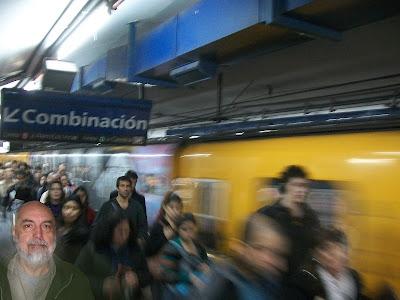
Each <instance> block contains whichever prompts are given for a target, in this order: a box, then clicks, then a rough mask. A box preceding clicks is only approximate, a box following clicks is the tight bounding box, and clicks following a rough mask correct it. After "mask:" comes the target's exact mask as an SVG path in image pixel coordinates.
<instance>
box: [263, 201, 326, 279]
mask: <svg viewBox="0 0 400 300" xmlns="http://www.w3.org/2000/svg"><path fill="white" fill-rule="evenodd" d="M303 210H304V216H303V218H301V219H300V218H294V217H292V215H291V214H290V211H289V209H288V208H286V207H284V206H282V205H281V204H280V202H279V201H278V202H276V203H275V204H273V205H270V206H265V207H263V208H261V209H260V210H259V213H261V214H263V215H266V216H268V217H270V218H272V219H273V220H275V221H276V222H277V223H278V224H279V225H281V227H282V229H283V230H284V232H285V233H286V235H287V237H288V238H289V240H290V244H291V245H290V246H291V251H290V255H289V258H288V273H289V274H293V273H294V272H296V271H297V270H298V269H299V268H300V266H302V265H304V264H305V263H306V262H308V261H310V260H311V251H312V249H313V248H314V247H315V245H316V243H317V240H316V238H317V234H318V231H319V229H320V223H319V220H318V217H317V215H316V214H315V212H314V211H313V210H312V209H311V208H310V207H309V206H308V205H307V204H305V203H304V204H303Z"/></svg>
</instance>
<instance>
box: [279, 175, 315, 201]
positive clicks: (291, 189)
mask: <svg viewBox="0 0 400 300" xmlns="http://www.w3.org/2000/svg"><path fill="white" fill-rule="evenodd" d="M285 189H286V194H287V195H288V196H289V198H290V199H291V200H292V201H293V202H294V203H296V204H299V203H304V201H305V199H306V197H307V193H308V190H309V182H308V180H307V179H305V178H301V177H292V178H290V179H289V181H288V182H287V183H286V186H285Z"/></svg>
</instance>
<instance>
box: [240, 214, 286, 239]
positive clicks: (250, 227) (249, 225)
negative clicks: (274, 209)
mask: <svg viewBox="0 0 400 300" xmlns="http://www.w3.org/2000/svg"><path fill="white" fill-rule="evenodd" d="M256 227H263V229H266V228H268V229H272V230H273V231H275V232H277V233H278V234H279V235H281V236H284V237H286V234H285V233H284V231H283V229H282V228H281V226H280V225H279V224H278V223H277V222H275V221H274V220H273V219H271V218H270V217H267V216H265V215H263V214H260V213H254V214H252V215H250V216H249V217H248V218H247V220H246V223H245V225H244V230H243V238H242V239H243V242H245V243H249V242H251V238H252V235H253V232H254V230H255V229H256Z"/></svg>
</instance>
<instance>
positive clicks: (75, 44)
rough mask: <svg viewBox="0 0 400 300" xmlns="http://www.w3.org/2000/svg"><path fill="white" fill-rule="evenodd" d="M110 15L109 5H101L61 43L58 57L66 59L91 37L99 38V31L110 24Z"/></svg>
mask: <svg viewBox="0 0 400 300" xmlns="http://www.w3.org/2000/svg"><path fill="white" fill-rule="evenodd" d="M110 17H111V16H110V15H109V14H108V12H107V7H106V6H103V5H99V7H98V8H96V10H95V11H94V12H93V13H91V14H90V15H89V16H87V17H86V19H84V20H83V21H82V23H81V24H79V26H77V27H76V28H75V30H74V31H73V32H72V33H71V35H70V36H68V38H67V39H66V40H65V41H64V42H63V43H62V44H61V46H60V47H59V48H58V51H57V58H58V59H66V58H68V56H69V55H71V54H72V53H73V52H75V51H76V50H77V49H79V47H80V46H81V45H83V44H84V43H86V42H87V40H89V39H90V38H92V39H93V40H96V39H97V33H98V32H99V31H100V30H101V28H103V26H105V25H106V24H108V22H109V20H110Z"/></svg>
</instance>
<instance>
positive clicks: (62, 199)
mask: <svg viewBox="0 0 400 300" xmlns="http://www.w3.org/2000/svg"><path fill="white" fill-rule="evenodd" d="M53 184H58V185H60V187H61V201H64V200H65V192H64V189H63V186H62V184H61V181H59V180H55V181H52V182H50V183H49V184H48V185H47V189H48V191H49V192H48V194H47V197H46V200H45V204H48V203H49V202H50V190H51V186H52V185H53Z"/></svg>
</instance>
